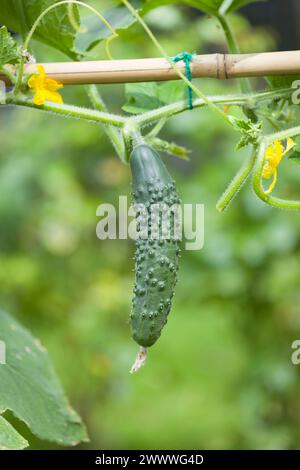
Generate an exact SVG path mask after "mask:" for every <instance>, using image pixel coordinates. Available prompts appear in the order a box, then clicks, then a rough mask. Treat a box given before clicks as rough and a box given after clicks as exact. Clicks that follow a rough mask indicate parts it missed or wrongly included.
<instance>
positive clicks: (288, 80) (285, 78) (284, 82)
mask: <svg viewBox="0 0 300 470" xmlns="http://www.w3.org/2000/svg"><path fill="white" fill-rule="evenodd" d="M266 80H267V83H268V84H269V85H270V88H291V86H292V84H293V82H294V81H295V80H300V75H278V76H270V77H266Z"/></svg>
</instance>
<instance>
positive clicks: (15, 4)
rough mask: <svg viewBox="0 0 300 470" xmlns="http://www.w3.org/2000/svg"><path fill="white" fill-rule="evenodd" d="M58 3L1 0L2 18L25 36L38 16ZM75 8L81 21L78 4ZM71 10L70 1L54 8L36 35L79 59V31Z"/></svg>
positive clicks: (0, 11) (39, 0)
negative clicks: (77, 42)
mask: <svg viewBox="0 0 300 470" xmlns="http://www.w3.org/2000/svg"><path fill="white" fill-rule="evenodd" d="M55 3H57V0H1V8H0V22H1V23H3V24H5V25H6V26H7V27H8V28H9V29H11V30H13V31H15V32H17V33H20V34H21V35H22V36H23V38H24V37H25V36H26V35H27V34H28V32H29V30H30V28H31V26H32V25H33V23H34V21H35V20H36V19H37V18H38V16H39V15H40V14H41V13H42V12H43V11H44V10H46V8H48V7H49V6H50V5H53V4H55ZM72 8H73V15H74V17H75V19H76V22H78V24H79V13H78V8H77V6H76V5H73V7H72ZM68 13H69V10H68V5H67V4H65V5H60V6H59V7H57V8H54V9H53V10H51V11H50V12H49V13H47V14H46V16H44V18H43V19H42V21H41V23H40V24H39V26H38V27H37V29H36V31H35V34H34V38H35V39H37V40H39V41H41V42H43V43H45V44H47V45H49V46H52V47H54V48H55V49H58V50H60V51H61V52H63V53H64V54H66V55H68V56H69V57H71V58H72V59H76V58H77V57H78V54H77V52H76V51H75V48H74V42H75V38H76V34H77V31H76V30H75V28H74V26H73V24H72V23H71V20H70V18H69V14H68Z"/></svg>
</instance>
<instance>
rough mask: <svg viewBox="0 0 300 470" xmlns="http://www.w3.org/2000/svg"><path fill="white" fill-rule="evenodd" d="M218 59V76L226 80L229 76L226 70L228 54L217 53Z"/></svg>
mask: <svg viewBox="0 0 300 470" xmlns="http://www.w3.org/2000/svg"><path fill="white" fill-rule="evenodd" d="M216 60H217V78H218V79H220V80H224V79H226V78H228V74H227V70H226V55H225V54H216Z"/></svg>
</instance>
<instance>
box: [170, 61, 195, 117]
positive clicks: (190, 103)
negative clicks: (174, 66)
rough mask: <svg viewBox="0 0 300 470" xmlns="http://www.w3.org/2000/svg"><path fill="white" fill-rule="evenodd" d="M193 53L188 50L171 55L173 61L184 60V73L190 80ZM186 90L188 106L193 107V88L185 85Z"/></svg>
mask: <svg viewBox="0 0 300 470" xmlns="http://www.w3.org/2000/svg"><path fill="white" fill-rule="evenodd" d="M193 57H194V56H193V54H190V53H189V52H181V53H180V54H177V55H176V56H175V57H172V61H173V62H175V63H176V62H181V61H182V62H184V65H185V75H186V78H187V79H188V80H189V81H190V82H191V81H192V78H193V77H192V71H191V62H192V60H193ZM187 92H188V107H189V109H193V90H192V89H191V87H190V86H188V87H187Z"/></svg>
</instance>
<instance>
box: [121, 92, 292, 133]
mask: <svg viewBox="0 0 300 470" xmlns="http://www.w3.org/2000/svg"><path fill="white" fill-rule="evenodd" d="M291 93H292V90H291V89H290V88H282V89H278V90H272V91H264V92H258V93H252V94H250V95H244V94H236V95H217V96H209V97H208V99H209V101H210V103H215V104H222V105H225V104H229V105H244V104H247V103H248V102H251V104H252V105H253V104H255V103H261V102H264V101H270V100H272V99H274V98H278V97H279V98H280V97H281V96H289V95H291ZM206 105H207V102H206V101H204V100H203V99H202V98H198V99H196V100H194V102H193V106H194V108H201V107H203V106H206ZM186 110H188V104H187V102H186V100H182V101H176V102H175V103H171V104H168V105H166V106H162V107H161V108H157V109H154V110H151V111H148V112H146V113H143V114H138V115H135V116H134V117H131V118H129V119H131V120H132V121H134V122H135V123H137V124H139V125H140V126H142V127H143V126H146V125H148V124H151V123H153V122H156V121H159V120H160V119H165V118H169V117H171V116H174V115H176V114H179V113H182V112H184V111H186Z"/></svg>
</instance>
